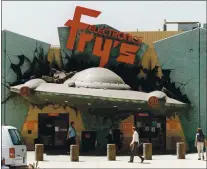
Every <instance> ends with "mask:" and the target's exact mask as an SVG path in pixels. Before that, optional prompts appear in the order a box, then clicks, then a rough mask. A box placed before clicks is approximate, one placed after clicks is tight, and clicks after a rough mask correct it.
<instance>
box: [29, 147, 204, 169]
mask: <svg viewBox="0 0 207 169" xmlns="http://www.w3.org/2000/svg"><path fill="white" fill-rule="evenodd" d="M27 156H28V157H27V158H28V164H29V163H33V162H35V152H33V151H30V152H28V155H27ZM128 161H129V157H128V156H117V157H116V161H107V157H106V156H80V157H79V162H71V161H70V156H69V155H46V154H44V161H42V162H39V165H38V167H39V168H207V161H206V160H205V161H202V160H201V161H199V160H197V154H188V155H186V159H184V160H178V159H176V155H155V156H152V160H145V161H144V162H143V163H140V159H139V158H138V157H135V159H134V163H128Z"/></svg>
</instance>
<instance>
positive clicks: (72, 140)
mask: <svg viewBox="0 0 207 169" xmlns="http://www.w3.org/2000/svg"><path fill="white" fill-rule="evenodd" d="M66 139H67V140H68V141H69V143H68V145H69V149H70V146H71V145H75V144H76V130H75V122H74V121H72V122H71V123H70V127H69V129H68V132H67V138H66Z"/></svg>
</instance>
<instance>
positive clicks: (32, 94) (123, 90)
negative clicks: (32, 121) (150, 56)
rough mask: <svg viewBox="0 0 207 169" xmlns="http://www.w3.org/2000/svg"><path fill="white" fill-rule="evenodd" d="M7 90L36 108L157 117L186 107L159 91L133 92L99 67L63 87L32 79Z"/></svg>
mask: <svg viewBox="0 0 207 169" xmlns="http://www.w3.org/2000/svg"><path fill="white" fill-rule="evenodd" d="M10 90H11V91H12V92H16V93H19V94H20V95H21V96H23V97H24V98H25V99H27V100H29V101H30V102H31V103H32V104H36V105H41V104H61V105H62V104H67V105H68V106H75V107H80V106H87V107H93V108H116V109H118V110H120V111H127V112H129V113H131V112H137V111H149V110H150V111H152V112H153V113H155V114H160V115H167V114H172V113H175V112H177V113H181V112H183V111H186V108H187V107H188V105H187V104H185V103H182V102H180V101H178V100H175V99H172V98H169V97H168V96H167V95H166V94H165V93H164V92H162V91H153V92H151V93H144V92H138V91H133V90H131V88H130V86H128V85H127V84H125V83H124V81H123V80H122V79H121V78H120V77H119V76H118V75H117V74H115V73H114V72H112V71H110V70H108V69H105V68H98V67H97V68H89V69H86V70H83V71H81V72H78V73H76V74H75V75H73V76H72V77H71V78H69V79H67V80H66V81H65V82H64V83H63V84H56V83H47V82H46V81H45V80H43V79H32V80H30V81H28V82H26V83H25V84H22V85H18V86H13V87H11V89H10Z"/></svg>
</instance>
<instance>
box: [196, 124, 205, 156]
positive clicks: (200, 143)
mask: <svg viewBox="0 0 207 169" xmlns="http://www.w3.org/2000/svg"><path fill="white" fill-rule="evenodd" d="M204 144H205V136H204V134H203V131H202V129H201V128H198V129H197V133H196V138H195V147H197V151H198V160H201V153H202V158H203V160H204Z"/></svg>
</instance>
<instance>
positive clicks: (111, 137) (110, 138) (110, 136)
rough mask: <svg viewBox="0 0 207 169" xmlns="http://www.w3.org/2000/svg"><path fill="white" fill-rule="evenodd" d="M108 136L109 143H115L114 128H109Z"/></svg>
mask: <svg viewBox="0 0 207 169" xmlns="http://www.w3.org/2000/svg"><path fill="white" fill-rule="evenodd" d="M107 138H108V144H113V131H112V129H110V130H109V133H108V136H107Z"/></svg>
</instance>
